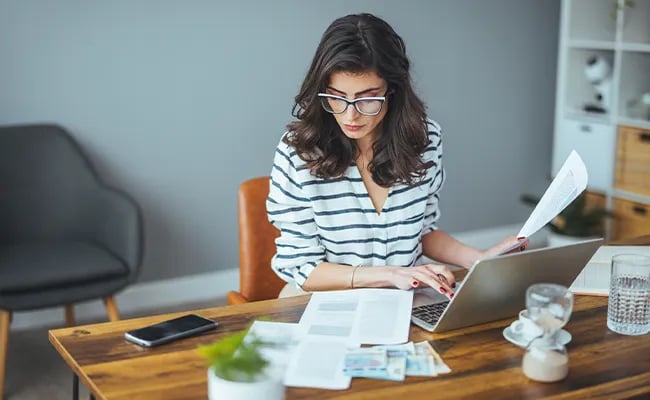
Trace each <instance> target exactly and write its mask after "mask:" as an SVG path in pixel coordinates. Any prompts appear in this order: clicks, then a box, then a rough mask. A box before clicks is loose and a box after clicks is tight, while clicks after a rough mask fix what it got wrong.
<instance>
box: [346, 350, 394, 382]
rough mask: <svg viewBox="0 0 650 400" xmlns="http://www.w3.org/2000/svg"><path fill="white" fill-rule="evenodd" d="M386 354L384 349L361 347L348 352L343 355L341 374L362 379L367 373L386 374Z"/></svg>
mask: <svg viewBox="0 0 650 400" xmlns="http://www.w3.org/2000/svg"><path fill="white" fill-rule="evenodd" d="M387 367H388V352H387V351H386V349H374V348H372V347H363V348H359V349H354V350H348V352H347V353H346V354H345V360H344V364H343V373H344V374H345V375H348V376H352V377H364V376H365V375H366V374H369V373H381V374H385V373H386V368H387Z"/></svg>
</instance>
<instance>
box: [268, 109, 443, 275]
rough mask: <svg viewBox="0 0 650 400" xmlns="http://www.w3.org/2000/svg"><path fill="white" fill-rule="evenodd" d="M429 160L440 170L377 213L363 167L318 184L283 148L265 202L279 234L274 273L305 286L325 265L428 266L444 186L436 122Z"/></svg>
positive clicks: (395, 192)
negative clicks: (424, 262) (427, 239)
mask: <svg viewBox="0 0 650 400" xmlns="http://www.w3.org/2000/svg"><path fill="white" fill-rule="evenodd" d="M428 130H429V145H428V147H427V149H426V150H425V152H424V154H423V158H424V160H425V161H428V160H432V161H433V166H432V167H431V168H430V169H429V170H428V171H427V174H426V176H425V178H424V179H423V180H422V181H420V182H418V183H416V184H415V185H414V186H407V185H404V184H398V185H395V186H392V187H391V188H390V189H389V192H388V198H387V199H386V201H385V203H384V205H383V208H382V211H381V213H377V211H376V210H375V207H374V206H373V204H372V201H371V199H370V196H369V195H368V191H367V190H366V187H365V185H364V183H363V181H362V179H361V174H360V172H359V170H358V168H357V166H356V165H351V166H350V167H348V169H347V171H346V172H345V175H344V176H342V177H338V178H333V179H323V178H317V177H314V176H313V175H312V174H311V173H310V171H309V169H308V168H306V166H305V162H304V161H302V160H301V159H300V157H298V155H297V154H296V152H295V151H294V149H293V148H292V147H290V146H288V145H287V144H285V143H283V142H282V141H280V143H279V144H278V147H277V149H276V151H275V157H274V162H273V169H272V171H271V186H270V192H269V196H268V198H267V201H266V208H267V211H268V217H269V221H271V223H272V224H273V225H275V227H276V228H278V229H279V230H280V237H278V238H277V239H276V247H277V250H276V254H275V256H274V257H273V260H272V262H271V265H272V268H273V270H274V271H275V273H276V274H277V275H278V276H279V277H280V278H282V279H284V280H285V281H287V282H295V283H297V284H298V285H300V286H302V285H303V284H304V282H305V280H306V279H307V277H308V276H309V274H310V273H311V272H312V271H313V270H314V268H315V267H316V266H317V265H318V264H320V263H321V262H330V263H335V264H344V265H350V266H357V265H362V266H385V265H390V266H412V265H419V264H420V263H421V258H422V255H423V254H422V243H421V239H422V237H423V236H424V235H426V234H427V233H429V232H431V231H433V230H435V229H436V226H435V223H436V221H437V220H438V218H439V216H440V211H439V210H438V200H439V198H438V192H439V191H440V188H441V187H442V184H443V181H444V170H443V168H442V138H441V131H440V126H439V125H438V124H437V123H435V122H433V121H429V124H428Z"/></svg>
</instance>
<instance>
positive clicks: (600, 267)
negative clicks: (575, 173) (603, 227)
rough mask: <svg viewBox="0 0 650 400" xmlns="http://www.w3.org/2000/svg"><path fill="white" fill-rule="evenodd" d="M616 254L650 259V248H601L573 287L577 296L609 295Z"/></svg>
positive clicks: (572, 289)
mask: <svg viewBox="0 0 650 400" xmlns="http://www.w3.org/2000/svg"><path fill="white" fill-rule="evenodd" d="M616 254H641V255H645V256H648V257H650V246H601V247H600V248H599V249H598V251H596V253H595V254H594V255H593V257H591V259H590V260H589V262H588V263H587V265H586V266H585V267H584V269H583V270H582V272H581V273H580V275H578V277H577V278H576V280H575V281H574V282H573V284H572V285H571V287H570V289H571V291H572V292H574V293H577V294H596V295H605V296H606V295H608V294H609V281H610V277H611V265H612V257H613V256H614V255H616Z"/></svg>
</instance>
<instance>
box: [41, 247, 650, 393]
mask: <svg viewBox="0 0 650 400" xmlns="http://www.w3.org/2000/svg"><path fill="white" fill-rule="evenodd" d="M610 244H621V245H648V244H650V236H644V237H641V238H637V239H633V240H625V241H619V242H615V243H610ZM463 272H464V271H463ZM458 275H459V276H458V278H462V277H463V275H464V274H463V273H462V272H461V273H459V274H458ZM308 301H309V295H306V296H299V297H293V298H286V299H278V300H268V301H260V302H254V303H247V304H240V305H235V306H228V307H218V308H208V309H203V310H196V311H194V312H196V313H197V314H200V315H203V316H205V317H208V318H212V319H215V320H217V321H218V322H219V327H218V329H217V330H215V331H212V332H209V333H204V334H202V335H199V336H196V337H192V338H187V339H183V340H180V341H177V342H173V343H169V344H166V345H163V346H160V347H156V348H152V349H145V348H141V347H139V346H136V345H134V344H131V343H130V342H127V341H126V340H125V339H124V336H123V335H124V332H125V331H127V330H131V329H135V328H140V327H143V326H146V325H150V324H153V323H157V322H160V321H164V320H167V319H170V318H174V317H178V316H181V315H184V314H187V313H188V312H182V313H174V314H164V315H158V316H152V317H146V318H138V319H132V320H124V321H116V322H108V323H103V324H96V325H86V326H81V327H74V328H64V329H57V330H52V331H50V332H49V338H50V342H51V343H52V345H53V346H54V347H55V348H56V349H57V351H58V352H59V353H60V354H61V356H62V357H63V359H64V360H65V361H66V363H67V364H68V365H69V366H70V368H71V369H72V370H73V371H74V372H75V373H76V374H77V375H79V377H80V379H81V381H82V382H83V383H84V384H85V385H86V386H87V387H88V388H89V389H90V390H91V391H92V392H93V393H94V395H95V396H96V398H97V399H104V400H126V399H128V400H145V399H147V400H149V399H151V400H154V399H155V400H165V399H170V400H171V399H187V400H192V399H202V400H203V399H206V398H207V384H206V364H205V362H204V361H203V359H202V358H201V357H200V356H199V355H198V353H197V352H196V347H197V346H198V345H200V344H206V343H209V342H211V341H213V340H215V339H217V338H219V337H221V336H223V335H227V334H229V333H232V332H236V331H239V330H241V329H245V328H246V327H248V326H249V324H250V323H251V322H252V321H253V320H255V319H257V318H260V317H266V318H269V319H271V320H273V321H281V322H298V320H299V319H300V316H301V315H302V312H303V311H304V308H305V306H306V304H307V302H308ZM606 319H607V297H595V296H576V299H575V305H574V310H573V314H572V316H571V320H570V321H569V323H568V324H567V326H566V329H567V330H568V331H569V332H571V334H572V336H573V340H572V341H571V343H569V344H568V345H567V349H568V351H569V375H568V377H567V378H566V379H564V380H563V381H561V382H556V383H537V382H533V381H530V380H528V379H527V378H526V377H525V376H524V375H523V373H522V372H521V360H522V356H523V350H522V349H520V348H518V347H516V346H514V345H512V344H510V343H509V342H507V341H506V340H505V339H504V338H503V335H502V331H503V329H504V327H506V326H507V325H508V324H509V323H510V322H511V321H512V318H511V319H505V320H501V321H495V322H491V323H487V324H482V325H477V326H473V327H468V328H464V329H458V330H455V331H450V332H445V333H441V334H433V333H429V332H427V331H425V330H422V329H420V328H418V327H416V326H413V325H412V326H411V329H410V339H411V340H413V341H416V342H417V341H422V340H428V341H429V342H430V343H431V344H432V345H433V347H434V348H435V349H436V350H437V351H438V352H439V353H440V354H441V355H442V357H443V359H444V360H445V362H446V363H447V364H448V365H449V367H450V368H451V369H452V372H451V373H450V374H447V375H442V376H438V377H434V378H422V377H407V378H406V380H405V381H404V382H390V381H381V380H371V379H359V378H355V379H353V380H352V385H351V387H350V389H348V390H344V391H332V390H320V389H305V388H287V400H297V399H310V400H312V399H313V400H318V399H349V400H364V399H373V400H374V399H399V398H400V397H402V396H404V398H405V399H408V400H417V399H433V398H435V399H470V398H471V399H479V400H480V399H650V335H643V336H623V335H619V334H616V333H614V332H611V331H609V330H608V329H607V323H606Z"/></svg>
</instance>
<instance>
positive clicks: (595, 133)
mask: <svg viewBox="0 0 650 400" xmlns="http://www.w3.org/2000/svg"><path fill="white" fill-rule="evenodd" d="M594 56H599V57H601V58H602V59H604V60H606V61H607V63H609V65H610V66H611V71H612V72H611V92H610V93H608V94H609V96H610V99H611V101H610V105H609V107H607V108H606V112H604V113H599V112H593V111H586V110H585V106H586V105H588V104H592V105H593V104H598V102H597V101H596V95H597V91H596V90H595V87H594V85H593V84H592V83H591V82H590V81H589V80H588V79H587V77H586V75H585V67H586V65H587V62H588V60H590V59H591V58H592V57H594ZM557 76H558V79H557V88H556V89H557V91H556V108H555V131H554V141H553V163H552V168H551V171H552V174H553V175H555V174H556V173H557V171H558V170H559V168H560V167H561V165H562V163H563V162H564V160H565V159H566V157H567V156H568V154H569V153H570V151H571V150H572V149H576V151H578V153H579V154H580V155H581V156H582V158H583V160H584V161H585V164H586V165H587V170H588V172H589V185H588V190H589V191H591V192H596V193H601V194H603V195H604V197H605V204H606V205H607V207H608V208H610V209H612V208H613V202H614V200H615V199H619V198H620V199H625V200H630V201H635V202H640V203H643V204H647V205H649V206H650V195H648V194H639V193H633V192H626V191H622V190H620V189H616V188H615V179H616V176H615V175H616V160H617V132H618V131H619V126H621V125H625V126H629V127H634V128H639V129H645V130H648V129H650V110H647V109H646V108H645V107H644V106H642V104H641V103H640V98H641V96H642V94H643V93H650V0H634V1H633V2H631V1H630V0H563V1H562V16H561V23H560V43H559V54H558V71H557ZM619 157H620V155H619ZM608 229H609V227H608Z"/></svg>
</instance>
